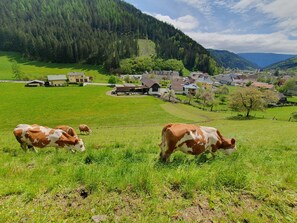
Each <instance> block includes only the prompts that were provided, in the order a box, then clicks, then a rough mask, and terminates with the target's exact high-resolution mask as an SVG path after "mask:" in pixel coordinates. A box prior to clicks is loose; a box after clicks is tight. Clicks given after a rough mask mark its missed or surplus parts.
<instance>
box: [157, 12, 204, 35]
mask: <svg viewBox="0 0 297 223" xmlns="http://www.w3.org/2000/svg"><path fill="white" fill-rule="evenodd" d="M153 16H154V17H155V18H157V19H159V20H160V21H163V22H166V23H169V24H171V25H173V26H174V27H176V28H177V29H180V30H183V31H189V30H193V29H196V28H197V27H198V25H199V22H198V20H197V19H196V18H194V17H193V16H191V15H186V16H182V17H179V18H177V19H172V18H171V17H169V16H167V15H161V14H155V15H153Z"/></svg>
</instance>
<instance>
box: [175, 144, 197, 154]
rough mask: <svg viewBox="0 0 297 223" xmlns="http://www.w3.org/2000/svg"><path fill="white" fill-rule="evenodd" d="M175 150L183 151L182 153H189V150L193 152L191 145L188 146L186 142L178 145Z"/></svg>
mask: <svg viewBox="0 0 297 223" xmlns="http://www.w3.org/2000/svg"><path fill="white" fill-rule="evenodd" d="M177 150H179V151H181V152H183V153H189V152H193V149H192V147H188V146H187V144H186V143H184V144H182V145H181V146H179V147H178V148H177Z"/></svg>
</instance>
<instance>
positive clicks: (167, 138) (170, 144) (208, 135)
mask: <svg viewBox="0 0 297 223" xmlns="http://www.w3.org/2000/svg"><path fill="white" fill-rule="evenodd" d="M159 146H160V148H161V153H160V159H161V160H162V161H168V159H169V156H170V155H171V154H172V153H173V152H175V151H178V150H179V151H182V152H184V153H188V154H192V155H199V154H201V153H203V152H205V151H210V152H211V153H214V152H216V151H217V150H221V151H223V152H224V153H225V154H231V153H232V152H233V151H234V150H235V149H236V146H235V139H233V138H232V139H226V138H225V137H223V136H222V135H221V133H220V132H219V131H218V130H217V129H216V128H212V127H206V126H195V125H192V124H168V125H166V126H165V127H164V128H163V130H162V142H161V143H160V144H159Z"/></svg>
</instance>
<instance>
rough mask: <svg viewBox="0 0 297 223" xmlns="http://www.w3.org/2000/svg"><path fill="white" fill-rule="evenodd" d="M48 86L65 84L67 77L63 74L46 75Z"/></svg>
mask: <svg viewBox="0 0 297 223" xmlns="http://www.w3.org/2000/svg"><path fill="white" fill-rule="evenodd" d="M47 80H48V84H49V86H66V85H67V77H66V75H64V74H61V75H47Z"/></svg>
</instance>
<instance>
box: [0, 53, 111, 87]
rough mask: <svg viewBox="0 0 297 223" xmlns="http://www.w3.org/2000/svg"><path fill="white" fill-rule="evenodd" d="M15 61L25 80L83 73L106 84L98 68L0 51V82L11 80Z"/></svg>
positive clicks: (102, 72)
mask: <svg viewBox="0 0 297 223" xmlns="http://www.w3.org/2000/svg"><path fill="white" fill-rule="evenodd" d="M14 61H16V63H17V64H18V66H19V70H20V71H21V72H22V73H23V78H25V79H27V80H34V79H42V80H45V79H46V76H47V75H52V74H68V73H69V72H84V73H85V75H87V76H92V77H93V80H94V81H96V82H103V83H107V81H108V78H109V77H108V76H107V75H106V71H104V69H103V68H102V67H100V66H94V65H86V64H60V63H45V62H40V61H34V60H28V59H26V58H24V57H23V56H22V55H21V54H20V53H15V52H4V51H0V80H13V79H14V78H13V73H12V64H13V62H14Z"/></svg>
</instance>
